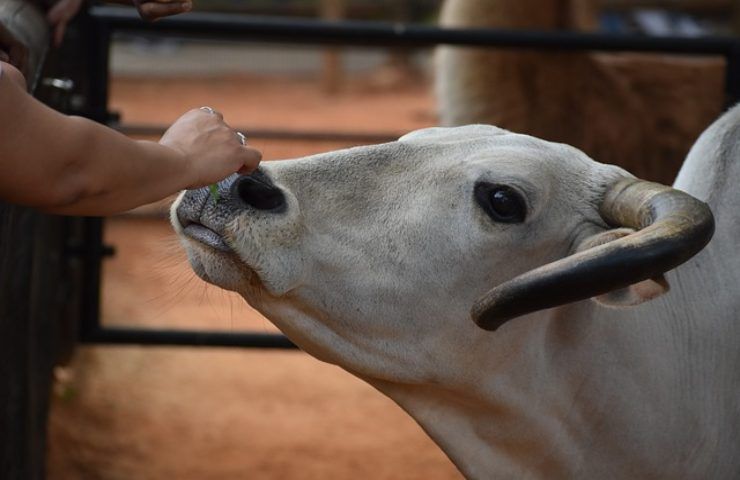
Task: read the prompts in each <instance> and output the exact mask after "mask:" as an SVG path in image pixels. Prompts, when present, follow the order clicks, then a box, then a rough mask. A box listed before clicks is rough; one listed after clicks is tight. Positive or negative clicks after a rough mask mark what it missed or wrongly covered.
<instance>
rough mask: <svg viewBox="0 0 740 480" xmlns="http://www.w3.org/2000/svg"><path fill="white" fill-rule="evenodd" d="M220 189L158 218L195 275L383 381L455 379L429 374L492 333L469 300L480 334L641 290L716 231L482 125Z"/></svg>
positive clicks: (687, 201) (682, 205)
mask: <svg viewBox="0 0 740 480" xmlns="http://www.w3.org/2000/svg"><path fill="white" fill-rule="evenodd" d="M219 190H220V198H219V200H215V199H214V198H211V197H210V196H209V194H208V190H207V189H200V190H193V191H187V192H184V193H183V194H182V195H181V196H180V198H179V199H178V200H177V202H175V204H174V205H173V208H172V222H173V224H174V227H175V229H176V231H177V233H178V234H179V235H180V236H181V238H182V241H183V242H184V245H185V247H186V249H187V252H188V256H189V259H190V262H191V264H192V266H193V268H194V270H195V271H196V272H197V273H198V275H200V276H201V277H202V278H203V279H204V280H206V281H209V282H211V283H214V284H216V285H219V286H221V287H223V288H226V289H229V290H234V291H237V292H239V293H240V294H241V295H242V296H244V298H245V299H246V300H247V301H248V302H249V303H250V304H251V305H252V306H254V307H255V308H257V309H258V310H259V311H261V312H262V313H264V314H265V316H267V317H268V318H269V319H270V320H271V321H273V322H274V323H275V324H276V325H277V326H278V327H279V328H280V329H281V330H282V331H283V332H285V333H286V334H287V335H288V337H290V338H291V339H292V340H293V341H294V342H295V343H297V344H298V345H299V346H300V347H301V348H303V349H304V350H306V351H308V352H309V353H311V354H313V355H314V356H317V357H319V358H321V359H323V360H326V361H329V362H332V363H337V364H340V365H342V366H343V367H345V368H347V369H348V370H350V371H353V372H354V373H356V374H358V375H360V376H362V377H365V378H374V379H380V380H382V381H391V382H433V383H444V382H454V381H455V379H454V378H452V377H450V378H440V377H441V376H444V375H450V376H452V375H460V372H461V371H463V370H464V365H463V366H461V365H457V364H459V363H460V362H463V363H464V362H469V361H470V359H469V358H467V357H464V356H462V357H461V356H460V355H459V352H461V351H465V350H466V349H468V348H475V346H476V345H478V344H480V343H481V342H482V341H484V342H485V341H486V340H485V339H486V338H489V337H486V336H487V335H491V334H490V333H488V332H485V331H484V330H481V329H480V328H478V327H477V326H476V325H475V324H474V323H473V322H472V321H471V308H472V312H473V317H474V318H475V320H476V321H477V322H478V323H479V324H480V325H481V326H484V327H487V328H489V329H493V328H495V327H498V326H499V325H501V324H502V323H503V322H504V321H506V320H507V319H509V318H512V317H515V316H519V315H525V314H528V313H530V312H533V311H536V310H540V309H545V308H550V307H555V306H558V305H561V304H564V303H568V302H573V301H576V300H581V299H586V298H590V297H595V296H598V295H604V294H606V295H609V292H613V291H616V290H619V289H623V288H625V287H629V286H630V285H637V286H638V287H639V286H640V285H642V286H641V287H639V288H636V289H634V290H635V292H636V295H637V298H638V300H641V299H645V298H649V297H651V296H654V295H655V294H656V293H659V292H660V291H661V285H663V283H662V281H661V280H660V274H661V272H663V271H666V270H668V269H670V268H673V266H675V265H676V264H677V263H680V262H682V261H685V259H687V258H688V257H689V256H691V255H692V254H693V253H695V252H696V251H698V249H700V248H701V247H702V246H703V245H704V244H705V243H706V241H708V239H709V236H711V231H712V221H711V220H712V219H711V214H710V213H709V212H708V210H706V208H705V207H704V206H703V204H700V202H698V201H696V200H694V199H693V198H691V197H689V196H688V195H685V194H681V193H680V192H676V191H674V190H672V189H669V188H667V187H661V186H657V185H655V184H646V182H640V181H637V180H635V179H634V178H633V177H631V176H630V175H629V174H627V173H626V172H625V171H623V170H621V169H620V168H618V167H615V166H610V165H603V164H599V163H596V162H594V161H593V160H591V159H589V158H588V157H587V156H586V155H585V154H583V153H582V152H580V151H578V150H576V149H574V148H571V147H569V146H566V145H562V144H554V143H549V142H545V141H542V140H538V139H535V138H532V137H529V136H525V135H517V134H513V133H510V132H507V131H505V130H501V129H498V128H494V127H490V126H482V125H477V126H468V127H459V128H453V129H443V128H432V129H425V130H421V131H418V132H414V133H411V134H409V135H406V136H404V137H402V138H401V139H400V140H399V141H397V142H392V143H388V144H383V145H377V146H367V147H358V148H352V149H348V150H342V151H337V152H331V153H326V154H321V155H315V156H311V157H307V158H303V159H299V160H291V161H281V162H270V163H269V164H263V165H262V166H261V167H260V169H259V171H258V172H256V173H254V174H253V175H250V176H241V177H240V176H232V177H230V178H228V179H226V180H224V181H223V182H221V183H220V185H219ZM636 230H641V231H639V232H636V233H634V232H635V231H636ZM687 238H688V240H687ZM650 278H654V279H656V280H655V281H653V282H652V284H650V280H649V279H650ZM644 281H648V285H645V284H644V283H642V284H641V283H640V282H644ZM650 285H652V286H653V287H652V288H651V286H650ZM656 285H657V287H656ZM492 288H493V290H491V289H492ZM611 295H612V296H613V294H611ZM634 297H635V293H634V292H633V295H632V299H631V300H629V301H630V302H634ZM453 364H455V365H456V368H449V366H450V365H453ZM445 372H447V373H445Z"/></svg>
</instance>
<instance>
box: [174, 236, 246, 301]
mask: <svg viewBox="0 0 740 480" xmlns="http://www.w3.org/2000/svg"><path fill="white" fill-rule="evenodd" d="M185 250H186V252H187V255H188V261H189V262H190V266H191V267H192V269H193V271H194V272H195V274H196V275H198V277H200V278H201V279H202V280H204V281H206V282H208V283H211V284H213V285H216V286H218V287H221V288H223V289H225V290H231V291H234V292H238V293H244V292H245V291H246V290H248V289H249V287H250V284H251V283H252V282H251V280H252V278H253V277H254V276H255V275H254V272H252V270H251V269H249V268H248V267H246V266H245V265H244V264H243V263H242V262H241V261H240V260H239V258H238V257H236V255H233V254H224V253H221V252H216V251H214V250H212V249H209V248H206V247H202V246H200V245H198V244H196V243H195V242H192V241H187V242H186V245H185Z"/></svg>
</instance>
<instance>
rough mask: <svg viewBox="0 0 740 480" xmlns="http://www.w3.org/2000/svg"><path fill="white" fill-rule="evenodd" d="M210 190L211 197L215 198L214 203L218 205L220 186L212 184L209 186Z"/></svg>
mask: <svg viewBox="0 0 740 480" xmlns="http://www.w3.org/2000/svg"><path fill="white" fill-rule="evenodd" d="M208 190H209V191H210V192H211V197H213V201H214V202H216V203H218V199H219V195H218V184H217V183H212V184H210V185H208Z"/></svg>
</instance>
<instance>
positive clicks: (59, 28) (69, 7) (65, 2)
mask: <svg viewBox="0 0 740 480" xmlns="http://www.w3.org/2000/svg"><path fill="white" fill-rule="evenodd" d="M81 6H82V0H59V1H58V2H56V3H55V4H54V6H53V7H51V8H50V9H49V11H48V12H47V13H46V21H47V22H49V25H51V28H52V30H53V31H54V32H53V37H54V45H55V46H57V47H58V46H59V45H61V44H62V40H63V39H64V32H65V30H67V24H68V23H69V21H70V20H72V19H73V18H74V16H75V15H77V12H78V11H79V10H80V7H81Z"/></svg>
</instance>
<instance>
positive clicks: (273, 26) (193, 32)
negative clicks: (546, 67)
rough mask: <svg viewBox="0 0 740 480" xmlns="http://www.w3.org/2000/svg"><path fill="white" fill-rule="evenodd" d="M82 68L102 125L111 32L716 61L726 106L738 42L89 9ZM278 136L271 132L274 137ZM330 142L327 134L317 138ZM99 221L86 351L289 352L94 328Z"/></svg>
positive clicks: (85, 236)
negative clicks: (148, 18)
mask: <svg viewBox="0 0 740 480" xmlns="http://www.w3.org/2000/svg"><path fill="white" fill-rule="evenodd" d="M85 21H87V22H88V25H87V29H86V31H87V32H88V35H90V36H89V38H88V42H86V46H87V48H88V50H87V53H86V55H87V61H88V62H89V63H88V67H89V69H88V75H89V84H88V98H87V108H86V112H85V115H86V116H88V117H89V118H92V119H94V120H96V121H98V122H101V123H107V124H108V123H110V121H111V115H110V114H109V112H108V73H109V53H110V44H111V39H112V35H113V34H114V33H115V32H119V31H125V32H146V33H148V34H154V35H163V36H168V35H170V36H177V37H196V38H209V39H228V40H239V41H270V42H275V43H287V44H314V45H341V46H359V47H391V48H392V47H396V48H400V47H404V48H408V47H417V48H418V47H434V46H437V45H455V46H475V47H489V48H506V49H536V50H547V51H601V52H652V53H668V54H682V55H697V56H701V55H713V56H723V57H724V58H725V59H726V61H727V66H726V82H725V93H726V103H727V104H728V105H731V104H734V103H736V102H738V101H739V100H740V40H738V39H733V38H709V37H704V38H684V37H643V36H625V35H607V34H597V33H573V32H558V33H553V32H538V31H520V30H517V31H507V30H492V29H467V30H461V29H441V28H435V27H429V26H423V25H411V24H390V23H379V22H356V21H351V22H327V21H314V20H296V19H267V18H265V17H250V16H245V15H237V14H221V13H191V14H187V15H182V16H178V17H173V18H168V19H163V20H161V21H158V22H156V23H145V22H143V21H141V20H140V19H139V17H138V16H137V15H136V13H135V12H134V11H133V10H132V9H120V8H115V7H94V8H92V9H91V11H90V15H89V16H88V18H87V19H86V20H85ZM278 135H279V133H278ZM327 137H331V135H329V134H327V135H325V136H324V137H323V138H327ZM103 223H104V219H103V218H86V219H84V221H83V223H82V226H81V231H80V235H79V243H78V244H77V245H74V246H73V247H72V248H71V250H70V252H71V254H72V255H74V256H75V257H78V259H79V261H80V262H81V265H80V266H81V270H80V272H81V279H80V284H81V286H82V288H81V291H80V295H81V297H80V299H79V301H80V305H81V312H80V313H81V315H80V324H79V339H80V341H81V342H83V343H92V344H138V345H181V346H219V347H244V348H295V345H293V343H291V342H290V341H289V340H288V339H287V338H286V337H285V336H283V335H280V334H266V333H253V332H242V333H234V332H218V331H202V330H156V329H139V328H121V327H116V328H113V327H106V326H103V325H102V324H101V321H100V280H101V264H102V262H103V260H104V259H105V258H106V257H107V256H110V255H112V254H113V253H114V251H113V249H112V248H110V247H107V246H106V245H104V244H103Z"/></svg>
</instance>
